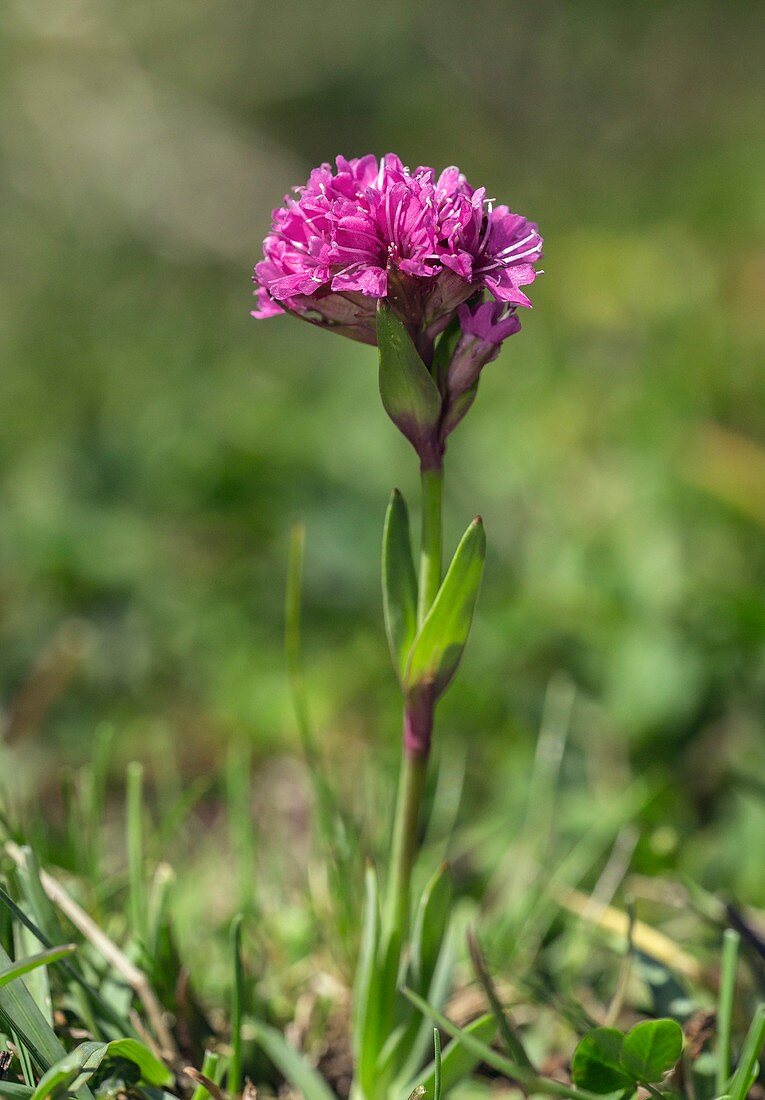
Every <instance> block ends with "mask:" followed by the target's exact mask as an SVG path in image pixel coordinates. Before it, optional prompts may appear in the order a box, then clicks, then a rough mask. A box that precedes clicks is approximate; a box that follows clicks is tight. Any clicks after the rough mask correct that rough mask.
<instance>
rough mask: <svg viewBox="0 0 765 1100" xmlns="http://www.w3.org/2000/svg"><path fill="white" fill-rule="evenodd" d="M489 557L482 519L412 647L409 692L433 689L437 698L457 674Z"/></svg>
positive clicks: (456, 559) (473, 528)
mask: <svg viewBox="0 0 765 1100" xmlns="http://www.w3.org/2000/svg"><path fill="white" fill-rule="evenodd" d="M485 556H486V534H485V532H484V528H483V523H482V521H481V518H480V516H479V517H478V518H476V519H474V520H473V522H472V523H471V524H470V526H469V527H468V529H467V531H466V532H465V534H464V535H463V536H462V541H461V542H460V544H459V546H458V547H457V550H456V552H455V554H454V557H453V558H452V563H451V565H450V566H449V569H448V572H447V574H446V576H445V577H444V581H443V584H442V585H441V587H440V588H439V590H438V595H437V596H436V598H435V601H434V602H433V606H432V607H431V609H430V611H429V612H428V615H427V617H426V619H425V622H424V623H423V624H422V628H421V629H420V632H419V634H418V635H417V638H416V639H415V642H414V645H413V647H412V653H411V656H410V658H409V664H408V666H407V670H406V688H407V690H408V691H411V690H413V689H422V688H426V689H428V688H431V687H432V688H433V690H434V693H435V696H436V697H438V696H439V695H441V694H442V692H443V691H444V690H445V689H446V687H447V686H448V684H449V681H450V680H451V678H452V677H453V676H454V673H455V672H456V671H457V666H458V665H459V663H460V658H461V657H462V653H463V650H464V648H465V643H466V642H467V639H468V634H469V633H470V625H471V623H472V621H473V611H474V609H475V604H476V600H477V599H478V590H479V588H480V587H481V577H482V575H483V562H484V558H485Z"/></svg>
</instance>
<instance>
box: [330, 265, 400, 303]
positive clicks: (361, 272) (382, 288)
mask: <svg viewBox="0 0 765 1100" xmlns="http://www.w3.org/2000/svg"><path fill="white" fill-rule="evenodd" d="M332 289H333V290H357V291H359V292H360V293H361V294H367V295H368V296H369V297H371V298H384V297H385V295H386V294H387V293H388V272H387V271H386V270H385V268H384V267H363V266H361V265H359V266H358V267H357V268H356V269H355V270H354V269H352V268H348V269H347V270H346V271H340V272H338V273H337V275H335V277H334V278H333V280H332Z"/></svg>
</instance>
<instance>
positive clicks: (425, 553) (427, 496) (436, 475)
mask: <svg viewBox="0 0 765 1100" xmlns="http://www.w3.org/2000/svg"><path fill="white" fill-rule="evenodd" d="M443 485H444V472H443V469H442V468H440V467H439V468H438V469H436V470H423V471H422V474H421V486H422V538H421V541H420V586H419V596H418V603H417V621H418V623H419V625H420V626H422V623H423V621H424V619H425V616H426V615H427V613H428V612H429V611H430V609H431V607H432V606H433V601H434V600H435V598H436V595H437V593H438V589H439V588H440V586H441V546H442V543H443V534H442V522H441V498H442V495H443Z"/></svg>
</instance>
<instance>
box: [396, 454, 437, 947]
mask: <svg viewBox="0 0 765 1100" xmlns="http://www.w3.org/2000/svg"><path fill="white" fill-rule="evenodd" d="M421 484H422V538H421V542H420V577H419V595H418V607H417V617H418V621H419V622H420V624H421V623H422V622H423V620H424V619H425V616H426V615H427V613H428V611H429V610H430V608H431V606H432V604H433V600H434V599H435V598H436V594H437V592H438V589H439V587H440V585H441V553H442V550H441V547H442V542H443V533H442V520H441V499H442V494H443V470H442V469H441V468H439V469H429V470H423V471H422V482H421ZM430 706H431V704H430V703H429V702H427V703H425V707H424V709H425V712H426V715H425V718H424V721H425V724H426V725H429V708H430ZM422 709H423V707H422V704H420V707H419V710H420V711H422ZM422 722H423V715H422V713H418V714H417V715H415V714H414V713H413V707H412V702H411V700H410V702H409V706H408V708H407V709H406V710H405V713H404V725H405V729H406V728H407V727H408V726H410V725H411V724H415V725H417V726H419V727H421V726H422ZM428 739H429V730H428ZM427 767H428V754H427V751H424V752H413V751H411V750H410V749H407V747H406V745H405V748H404V754H403V759H402V761H401V775H400V778H399V786H398V799H397V804H396V816H395V820H394V825H393V847H392V852H391V863H390V878H389V880H388V888H387V895H386V900H385V923H384V927H385V929H386V933H387V937H388V942H389V943H390V942H391V941H392V940H394V939H395V940H396V941H397V943H398V944H399V945H400V944H402V943H403V941H404V937H405V936H406V932H407V925H408V922H409V901H410V894H411V878H412V867H413V866H414V860H415V857H416V855H417V826H418V823H419V819H420V808H421V806H422V796H423V792H424V790H425V777H426V774H427Z"/></svg>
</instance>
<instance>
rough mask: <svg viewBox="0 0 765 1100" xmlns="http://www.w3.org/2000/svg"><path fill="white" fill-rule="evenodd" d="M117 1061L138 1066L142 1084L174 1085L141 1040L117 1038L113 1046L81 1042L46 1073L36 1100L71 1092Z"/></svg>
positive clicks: (160, 1063)
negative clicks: (113, 1061) (104, 1067)
mask: <svg viewBox="0 0 765 1100" xmlns="http://www.w3.org/2000/svg"><path fill="white" fill-rule="evenodd" d="M113 1058H118V1059H123V1060H124V1061H127V1062H132V1063H133V1064H134V1065H135V1066H137V1067H138V1070H139V1072H140V1075H141V1076H140V1081H142V1082H143V1083H144V1084H146V1085H150V1086H151V1085H154V1086H163V1085H171V1084H172V1083H173V1074H172V1073H171V1071H170V1070H169V1069H168V1068H167V1066H166V1065H165V1064H164V1063H163V1062H160V1060H159V1059H158V1058H156V1057H155V1056H154V1055H153V1054H152V1052H151V1051H150V1050H149V1048H148V1047H146V1046H144V1044H143V1043H139V1042H138V1040H137V1039H114V1040H113V1041H112V1042H111V1043H95V1042H89V1043H80V1045H79V1046H78V1047H75V1049H74V1050H73V1051H71V1052H70V1053H69V1054H66V1055H65V1056H64V1057H63V1058H60V1059H59V1060H58V1061H57V1062H56V1063H55V1064H54V1065H53V1066H51V1067H50V1069H49V1070H48V1071H47V1072H46V1073H45V1074H43V1076H42V1077H41V1078H40V1082H39V1084H38V1085H37V1088H36V1089H35V1091H34V1093H33V1094H32V1100H46V1098H47V1097H48V1096H53V1095H55V1094H56V1093H60V1092H63V1091H67V1092H71V1091H73V1090H74V1089H77V1088H79V1087H80V1086H81V1085H82V1084H84V1082H85V1081H86V1080H87V1079H88V1078H89V1077H92V1076H93V1074H94V1073H95V1072H96V1070H97V1069H99V1068H100V1066H101V1064H102V1062H104V1061H105V1060H111V1059H113Z"/></svg>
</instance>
